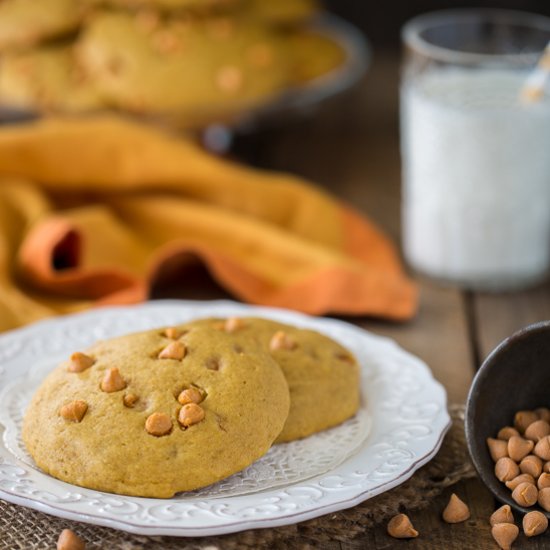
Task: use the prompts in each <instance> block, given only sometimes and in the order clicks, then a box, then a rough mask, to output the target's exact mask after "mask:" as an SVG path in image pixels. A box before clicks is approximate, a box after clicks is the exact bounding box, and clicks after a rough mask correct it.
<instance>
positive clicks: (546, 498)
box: [537, 487, 550, 512]
mask: <svg viewBox="0 0 550 550" xmlns="http://www.w3.org/2000/svg"><path fill="white" fill-rule="evenodd" d="M537 502H538V503H539V506H540V507H541V508H543V509H544V510H546V511H547V512H550V487H544V488H543V489H541V490H540V491H539V497H538V499H537Z"/></svg>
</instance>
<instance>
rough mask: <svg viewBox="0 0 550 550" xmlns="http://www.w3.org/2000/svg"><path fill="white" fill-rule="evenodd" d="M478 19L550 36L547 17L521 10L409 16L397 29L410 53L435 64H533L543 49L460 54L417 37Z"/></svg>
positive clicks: (472, 9) (490, 9) (454, 12)
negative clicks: (436, 62)
mask: <svg viewBox="0 0 550 550" xmlns="http://www.w3.org/2000/svg"><path fill="white" fill-rule="evenodd" d="M481 19H484V20H487V21H491V22H494V23H495V24H496V25H498V24H499V23H506V24H510V25H512V26H514V25H515V26H519V25H522V26H525V27H530V28H532V29H534V30H543V31H548V33H549V34H550V17H547V16H546V15H541V14H538V13H532V12H527V11H521V10H506V9H499V8H458V9H450V10H436V11H431V12H428V13H424V14H421V15H417V16H416V17H413V18H412V19H410V20H409V21H407V22H406V23H405V24H404V25H403V27H402V29H401V41H402V43H403V44H405V45H406V46H409V47H410V48H412V49H413V50H414V51H417V52H419V53H422V54H424V55H425V56H426V57H430V58H432V59H436V60H438V61H444V62H450V63H459V64H460V63H475V62H483V61H485V62H494V61H495V60H501V61H508V62H511V63H514V62H517V63H522V64H525V63H526V62H532V63H533V64H535V63H536V62H537V61H538V60H539V58H540V56H541V55H542V53H543V52H544V46H543V47H542V48H541V49H540V51H537V52H530V53H502V54H491V53H475V52H463V51H460V50H455V49H452V48H446V47H445V46H437V45H436V44H433V43H432V42H430V41H428V40H426V39H424V38H422V37H421V36H420V34H421V33H422V32H424V31H425V30H427V29H429V28H432V27H435V26H438V25H442V24H444V23H450V22H455V23H456V22H459V23H468V22H474V21H479V20H481Z"/></svg>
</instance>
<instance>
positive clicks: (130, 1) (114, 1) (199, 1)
mask: <svg viewBox="0 0 550 550" xmlns="http://www.w3.org/2000/svg"><path fill="white" fill-rule="evenodd" d="M88 1H89V3H90V4H93V5H96V6H109V7H114V8H119V9H130V10H136V9H142V8H147V9H151V10H158V11H165V12H191V13H199V14H203V13H206V14H208V13H211V12H212V11H214V12H219V11H224V12H225V11H228V10H232V9H234V8H236V7H238V6H240V5H241V4H242V3H243V0H88Z"/></svg>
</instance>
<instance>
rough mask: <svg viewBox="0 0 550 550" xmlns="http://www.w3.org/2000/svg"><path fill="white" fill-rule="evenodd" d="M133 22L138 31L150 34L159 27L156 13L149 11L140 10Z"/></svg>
mask: <svg viewBox="0 0 550 550" xmlns="http://www.w3.org/2000/svg"><path fill="white" fill-rule="evenodd" d="M134 20H135V22H136V26H137V28H138V29H139V30H141V31H143V32H146V33H150V32H153V31H154V30H155V29H157V28H158V26H159V25H160V18H159V16H158V13H156V12H154V11H151V10H142V11H139V12H138V13H136V15H135V17H134Z"/></svg>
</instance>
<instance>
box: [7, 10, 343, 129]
mask: <svg viewBox="0 0 550 550" xmlns="http://www.w3.org/2000/svg"><path fill="white" fill-rule="evenodd" d="M317 11H318V7H317V6H316V4H315V2H314V0H277V1H276V2H269V1H266V0H81V1H80V2H75V1H74V0H41V1H40V2H36V1H34V0H2V2H0V105H1V106H3V107H7V108H13V109H16V110H27V111H32V112H36V111H38V112H44V111H48V112H52V111H53V112H93V111H97V110H102V109H116V110H120V111H123V112H132V113H139V114H143V115H159V114H160V115H169V116H171V117H173V118H176V119H177V120H178V121H180V122H181V121H184V122H186V123H188V125H189V126H197V125H201V124H207V123H208V122H211V121H214V120H220V119H229V118H233V117H235V116H237V115H238V114H239V113H242V112H243V111H245V110H248V109H252V108H255V107H258V106H261V105H263V104H266V103H267V102H269V101H271V100H272V99H274V98H275V97H277V96H278V95H280V94H281V93H282V92H284V91H285V90H288V89H290V88H292V87H296V86H298V85H301V84H303V83H304V82H307V81H309V80H311V79H314V78H316V77H318V76H320V75H322V74H324V73H327V72H330V71H331V70H333V69H334V68H335V67H337V66H338V65H340V64H341V63H342V62H343V61H344V52H343V51H342V49H341V47H340V46H339V45H338V44H336V43H335V42H333V41H332V40H331V39H329V38H328V37H326V36H324V35H322V34H320V33H318V32H315V31H314V30H312V29H311V28H308V21H309V20H311V18H312V17H313V16H314V15H315V14H316V12H317Z"/></svg>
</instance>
